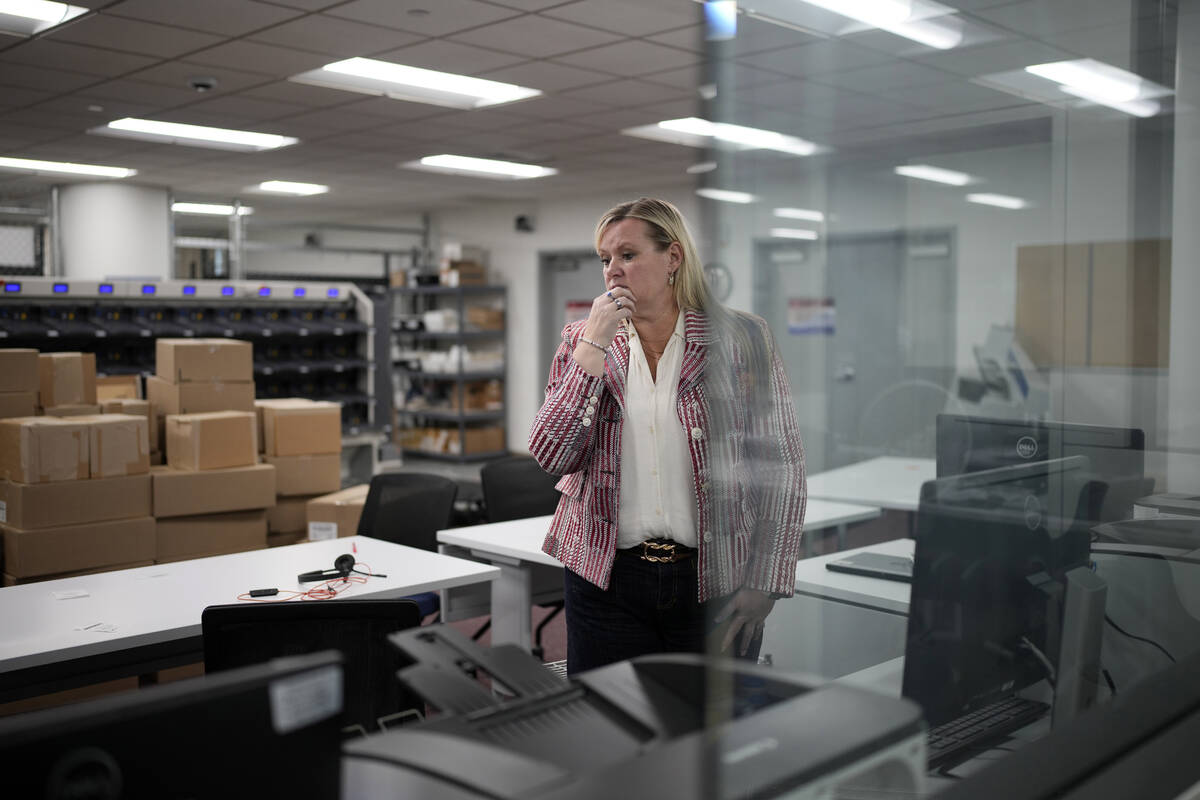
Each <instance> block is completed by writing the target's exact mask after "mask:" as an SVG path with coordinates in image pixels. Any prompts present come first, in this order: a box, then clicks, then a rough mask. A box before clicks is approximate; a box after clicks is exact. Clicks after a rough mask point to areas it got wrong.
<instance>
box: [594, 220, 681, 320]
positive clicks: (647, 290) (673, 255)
mask: <svg viewBox="0 0 1200 800" xmlns="http://www.w3.org/2000/svg"><path fill="white" fill-rule="evenodd" d="M597 252H598V253H599V254H600V263H602V264H603V265H604V288H605V289H609V290H612V289H615V288H616V287H618V286H623V287H625V288H626V289H628V290H629V291H630V292H632V293H633V297H634V300H635V302H636V303H637V307H638V312H639V313H638V316H641V315H642V312H649V311H653V310H657V309H661V308H663V307H664V304H665V307H671V306H673V304H674V290H673V289H672V287H671V286H670V285H668V284H667V276H668V275H670V274H671V273H673V272H675V271H676V270H677V269H679V265H680V263H681V262H682V254H683V249H682V248H681V247H680V246H679V243H678V242H672V243H671V245H670V246H669V247H667V249H665V250H661V251H660V250H658V245H657V244H656V243H655V242H654V241H653V240H652V239H651V238H650V236H649V226H648V225H647V223H646V222H644V221H642V220H640V219H631V218H628V219H623V220H619V221H617V222H614V223H613V224H611V225H609V226H608V227H607V228H605V229H604V233H602V234H601V235H600V247H599V248H597Z"/></svg>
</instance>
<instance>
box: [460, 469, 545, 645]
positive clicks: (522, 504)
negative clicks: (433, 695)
mask: <svg viewBox="0 0 1200 800" xmlns="http://www.w3.org/2000/svg"><path fill="white" fill-rule="evenodd" d="M479 477H480V482H481V483H482V485H483V506H484V512H485V513H486V514H487V521H488V522H505V521H507V520H511V519H526V518H528V517H541V516H544V515H546V514H553V513H554V510H555V509H556V508H558V498H559V494H558V490H557V489H555V488H554V485H555V484H556V483H557V482H558V476H557V475H551V474H549V473H548V472H546V471H545V470H543V469H542V468H541V467H540V466H538V463H537V461H535V460H534V459H533V457H532V456H522V455H511V456H505V457H504V458H500V459H497V460H495V461H490V462H488V463H487V464H485V465H484V467H483V469H482V470H480V473H479ZM539 605H540V606H541V607H542V608H551V609H553V611H551V612H550V613H549V614H548V615H547V616H546V618H545V619H543V620H542V621H541V622H540V623H538V626H537V630H536V631H535V632H534V646H533V654H534V655H536V656H538V657H541V655H542V653H543V652H544V651H543V648H542V632H543V631H544V630H545V628H546V626H547V625H548V624H549V623H550V621H551V620H552V619H554V617H556V616H557V615H558V614H559V612H561V611H562V610H563V601H561V600H559V601H556V602H553V603H539ZM490 627H491V620H490V619H489V620H488V621H487V622H486V623H484V625H483V627H482V628H480V629H479V630H478V631H476V632H475V638H476V639H478V638H479V637H480V636H482V635H483V634H484V633H485V632H486V631H487V629H488V628H490Z"/></svg>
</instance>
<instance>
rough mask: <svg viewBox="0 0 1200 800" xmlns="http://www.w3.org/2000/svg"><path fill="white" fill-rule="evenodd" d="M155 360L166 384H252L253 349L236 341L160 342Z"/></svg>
mask: <svg viewBox="0 0 1200 800" xmlns="http://www.w3.org/2000/svg"><path fill="white" fill-rule="evenodd" d="M154 359H155V369H154V372H155V374H156V375H158V377H159V378H162V379H163V380H165V381H167V382H169V383H176V384H178V383H193V382H201V383H212V382H214V381H225V382H231V381H233V382H237V381H252V380H254V348H253V346H252V345H251V344H250V342H242V341H238V340H237V339H159V340H158V341H156V342H155V343H154Z"/></svg>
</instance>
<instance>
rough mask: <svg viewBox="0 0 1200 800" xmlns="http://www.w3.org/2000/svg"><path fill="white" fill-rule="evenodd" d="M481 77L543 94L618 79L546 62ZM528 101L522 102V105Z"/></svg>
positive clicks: (520, 66)
mask: <svg viewBox="0 0 1200 800" xmlns="http://www.w3.org/2000/svg"><path fill="white" fill-rule="evenodd" d="M479 77H481V78H487V79H488V80H492V81H505V82H507V83H515V84H517V85H518V86H528V87H530V88H531V89H541V90H542V91H543V92H560V91H562V90H564V89H574V88H576V87H579V86H588V85H591V84H593V83H602V82H604V81H610V80H612V79H613V78H615V77H617V76H616V75H613V74H611V73H603V72H596V71H595V70H590V69H576V68H575V67H567V66H563V65H561V64H549V63H547V62H545V61H526V62H525V63H523V64H517V65H515V66H512V67H504V68H502V69H495V70H489V71H488V72H484V73H482V74H481V75H480V76H479ZM525 102H527V101H522V105H523V104H524V103H525Z"/></svg>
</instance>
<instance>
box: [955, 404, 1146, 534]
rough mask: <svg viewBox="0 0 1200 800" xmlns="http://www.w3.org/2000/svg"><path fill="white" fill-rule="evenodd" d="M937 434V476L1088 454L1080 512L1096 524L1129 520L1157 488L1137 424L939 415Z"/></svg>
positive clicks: (1144, 437)
mask: <svg viewBox="0 0 1200 800" xmlns="http://www.w3.org/2000/svg"><path fill="white" fill-rule="evenodd" d="M936 435H937V444H936V452H937V476H938V477H939V478H944V477H948V476H951V475H961V474H964V473H967V472H978V471H980V470H986V469H995V468H996V467H1006V466H1010V465H1013V464H1028V463H1031V462H1035V461H1045V460H1046V459H1049V458H1067V457H1070V456H1084V457H1086V458H1087V459H1088V461H1089V463H1090V464H1091V472H1092V475H1091V476H1090V477H1089V478H1088V482H1087V487H1086V488H1087V491H1086V492H1085V493H1083V495H1082V496H1081V507H1080V508H1079V509H1078V513H1079V515H1080V516H1081V518H1082V519H1084V520H1085V521H1090V522H1092V523H1093V524H1096V523H1100V522H1111V521H1112V520H1117V519H1128V518H1129V517H1130V516H1131V511H1132V507H1133V503H1134V501H1135V500H1137V499H1138V498H1139V497H1145V496H1146V495H1147V494H1150V493H1151V492H1152V491H1153V488H1154V481H1153V480H1152V479H1151V480H1147V479H1146V476H1145V449H1146V435H1145V433H1144V432H1143V431H1142V430H1140V429H1138V428H1109V427H1103V426H1099V425H1079V424H1074V423H1067V422H1051V421H1045V420H1029V421H1022V420H1016V419H994V418H990V417H975V416H965V415H959V414H938V416H937V432H936Z"/></svg>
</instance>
